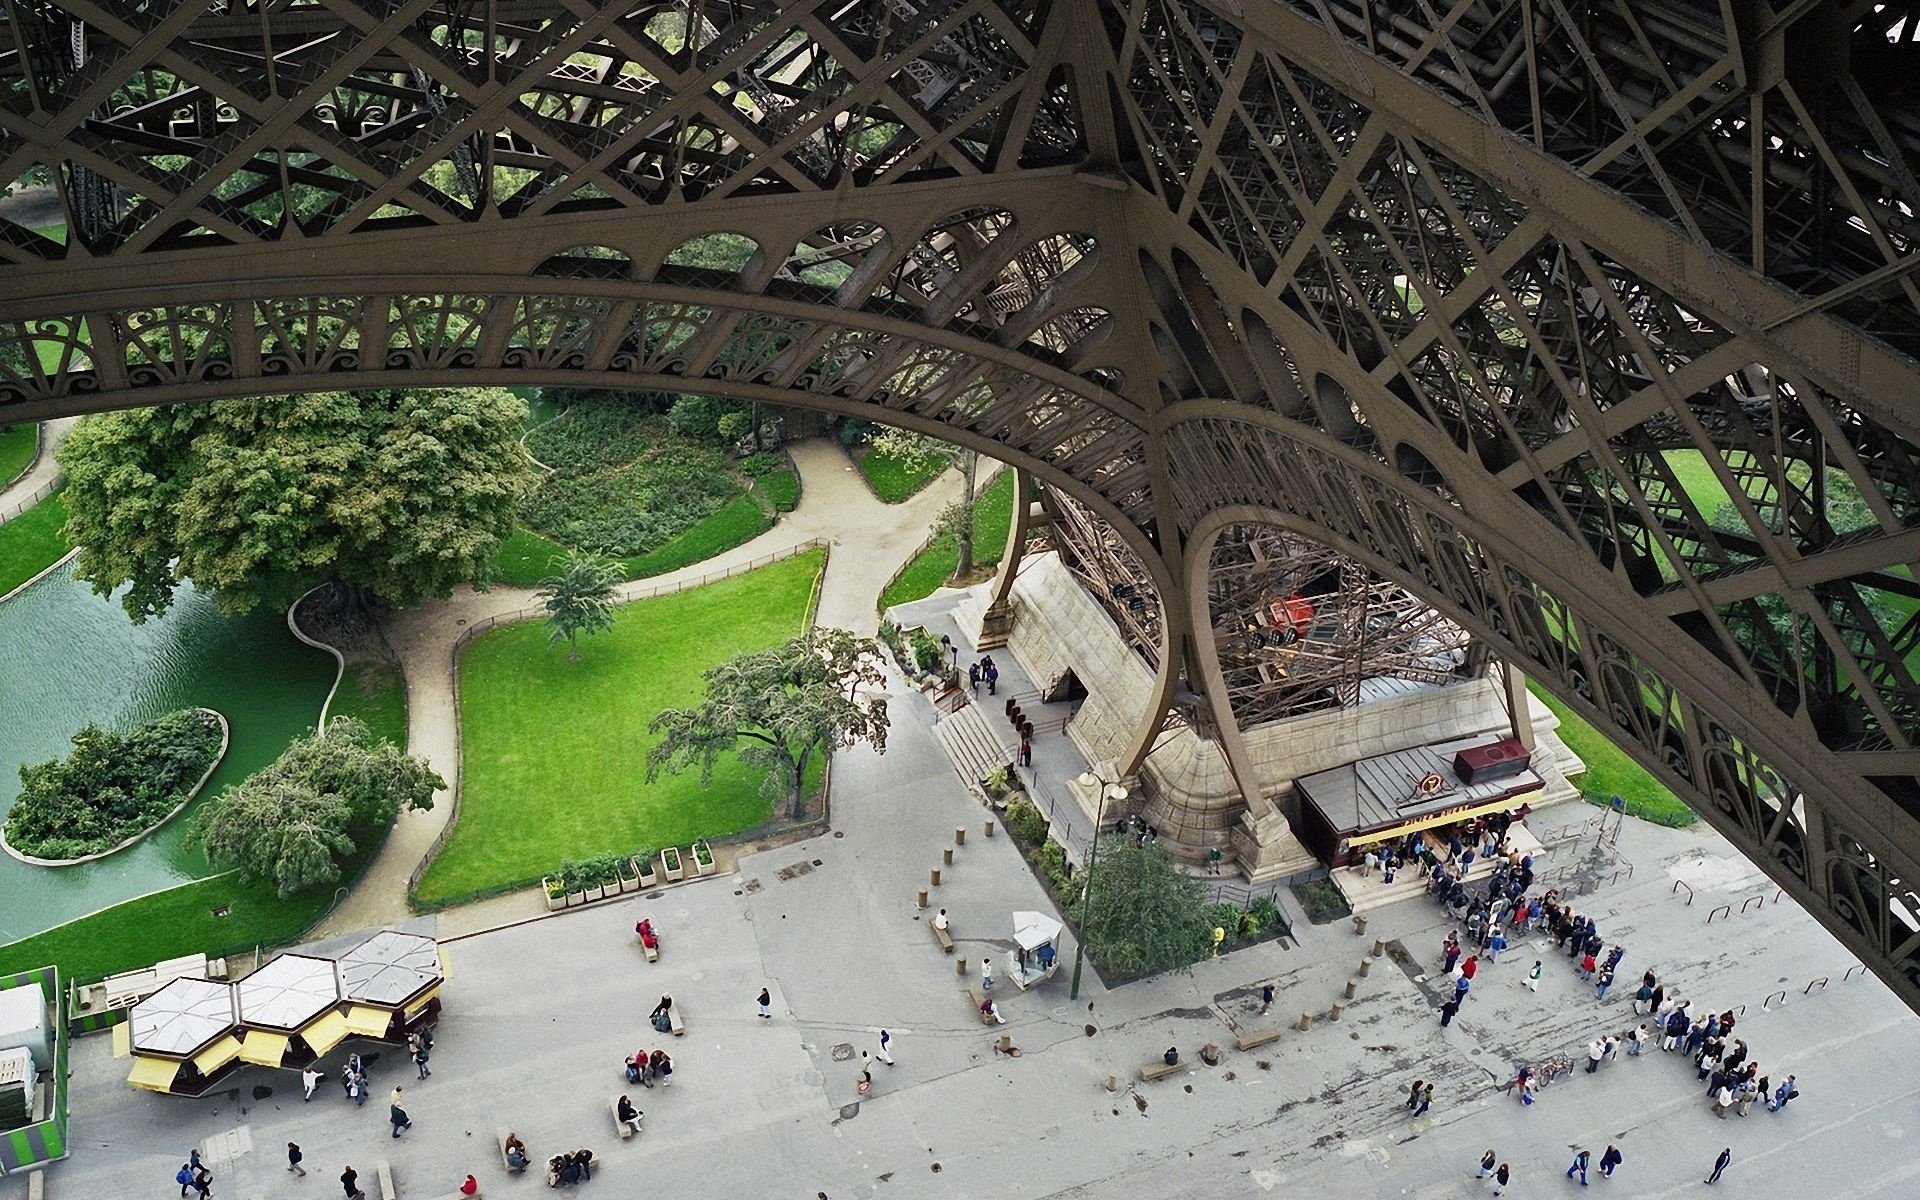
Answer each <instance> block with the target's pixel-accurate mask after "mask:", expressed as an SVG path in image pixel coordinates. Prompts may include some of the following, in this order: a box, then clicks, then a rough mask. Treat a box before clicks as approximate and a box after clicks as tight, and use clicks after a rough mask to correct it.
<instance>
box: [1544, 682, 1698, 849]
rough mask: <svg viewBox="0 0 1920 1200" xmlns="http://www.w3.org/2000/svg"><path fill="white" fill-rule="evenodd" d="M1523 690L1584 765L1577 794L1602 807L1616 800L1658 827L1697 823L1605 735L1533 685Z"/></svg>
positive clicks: (1632, 812) (1644, 770)
mask: <svg viewBox="0 0 1920 1200" xmlns="http://www.w3.org/2000/svg"><path fill="white" fill-rule="evenodd" d="M1527 687H1528V689H1529V690H1531V691H1532V692H1533V694H1534V695H1535V696H1538V697H1539V698H1540V702H1541V703H1542V704H1545V705H1546V706H1547V707H1548V708H1550V709H1552V710H1553V712H1554V715H1555V716H1557V717H1559V718H1560V740H1561V741H1563V742H1565V743H1566V744H1567V746H1568V748H1569V749H1571V750H1572V751H1573V752H1574V753H1575V754H1578V755H1579V756H1580V761H1581V762H1584V763H1586V764H1587V773H1586V774H1585V775H1583V776H1581V778H1580V790H1581V792H1582V794H1583V795H1585V797H1586V798H1587V799H1588V800H1590V801H1592V802H1593V803H1596V804H1606V803H1608V802H1609V799H1610V798H1611V797H1614V796H1618V797H1620V798H1621V799H1622V800H1624V801H1626V805H1627V812H1629V813H1631V814H1632V815H1634V816H1636V817H1640V818H1642V819H1643V820H1648V821H1653V822H1655V823H1656V824H1660V825H1673V826H1680V825H1691V824H1693V823H1694V822H1695V821H1697V820H1699V819H1700V818H1699V814H1697V813H1695V812H1694V811H1693V810H1692V809H1691V808H1688V807H1687V805H1686V804H1685V802H1683V801H1682V800H1681V799H1680V797H1678V796H1676V795H1674V794H1673V793H1672V792H1670V791H1668V790H1667V789H1666V787H1665V786H1664V785H1662V784H1661V783H1660V781H1659V780H1657V779H1655V778H1654V777H1653V776H1652V775H1650V774H1648V773H1647V771H1646V769H1645V768H1644V767H1642V766H1641V765H1640V764H1639V763H1637V762H1635V761H1634V760H1633V759H1632V758H1630V757H1629V756H1628V755H1627V752H1626V751H1624V750H1622V749H1620V747H1618V746H1616V745H1614V744H1613V742H1612V740H1610V739H1609V738H1608V737H1607V735H1606V734H1604V733H1602V732H1601V731H1600V730H1598V729H1595V728H1594V727H1593V726H1592V725H1589V724H1588V723H1587V722H1586V721H1585V719H1583V718H1582V717H1581V716H1580V715H1579V714H1578V713H1576V712H1574V711H1573V710H1572V709H1571V708H1568V707H1567V706H1566V705H1565V704H1563V703H1561V702H1560V700H1559V699H1558V698H1557V697H1555V696H1552V695H1549V694H1548V693H1547V692H1546V691H1545V690H1543V689H1542V688H1540V687H1539V686H1538V685H1537V684H1534V683H1529V684H1528V685H1527Z"/></svg>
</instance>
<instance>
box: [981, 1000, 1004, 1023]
mask: <svg viewBox="0 0 1920 1200" xmlns="http://www.w3.org/2000/svg"><path fill="white" fill-rule="evenodd" d="M980 1012H981V1014H982V1015H984V1016H986V1017H987V1018H988V1019H990V1020H993V1021H997V1022H998V1023H1000V1024H1002V1025H1005V1024H1006V1023H1007V1019H1006V1018H1005V1017H1003V1016H1001V1015H1000V1006H999V1005H998V1004H995V1003H994V1002H993V997H992V996H988V997H987V998H986V999H985V1000H984V1001H982V1002H981V1004H980Z"/></svg>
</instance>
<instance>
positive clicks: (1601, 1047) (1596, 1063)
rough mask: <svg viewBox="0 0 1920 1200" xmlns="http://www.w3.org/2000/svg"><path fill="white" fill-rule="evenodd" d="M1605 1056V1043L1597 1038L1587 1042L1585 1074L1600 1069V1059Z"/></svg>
mask: <svg viewBox="0 0 1920 1200" xmlns="http://www.w3.org/2000/svg"><path fill="white" fill-rule="evenodd" d="M1606 1056H1607V1044H1606V1043H1605V1042H1603V1041H1601V1040H1600V1039H1599V1038H1595V1039H1593V1040H1592V1041H1591V1042H1588V1043H1587V1074H1589V1075H1591V1074H1593V1073H1594V1072H1595V1071H1598V1070H1599V1069H1600V1060H1601V1059H1603V1058H1605V1057H1606Z"/></svg>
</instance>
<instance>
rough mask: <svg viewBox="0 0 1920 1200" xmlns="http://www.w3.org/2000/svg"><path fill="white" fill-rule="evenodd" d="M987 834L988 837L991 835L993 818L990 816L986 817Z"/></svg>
mask: <svg viewBox="0 0 1920 1200" xmlns="http://www.w3.org/2000/svg"><path fill="white" fill-rule="evenodd" d="M987 836H988V837H992V836H993V818H992V817H988V818H987Z"/></svg>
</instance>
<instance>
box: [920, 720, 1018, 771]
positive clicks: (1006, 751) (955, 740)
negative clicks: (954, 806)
mask: <svg viewBox="0 0 1920 1200" xmlns="http://www.w3.org/2000/svg"><path fill="white" fill-rule="evenodd" d="M933 736H934V738H935V739H936V740H938V741H939V743H940V748H941V749H943V750H945V751H946V752H947V758H948V759H949V760H950V761H951V762H952V763H953V769H954V770H955V771H956V772H958V773H959V775H960V782H961V783H964V784H966V785H967V786H968V787H977V786H978V785H979V783H980V781H981V780H982V779H985V778H986V777H987V775H988V773H989V772H991V771H992V770H993V769H994V768H995V767H1000V766H1005V765H1006V764H1007V763H1009V762H1012V761H1013V753H1014V752H1013V750H1012V749H1011V748H1010V747H1007V746H1004V745H1002V744H1001V743H1000V739H999V738H998V737H997V736H996V735H995V734H994V732H993V726H991V725H989V724H987V718H986V715H985V714H984V713H982V712H981V711H980V706H979V705H977V704H967V705H964V706H962V707H961V709H960V711H958V712H956V713H952V714H950V715H948V716H945V717H942V718H941V719H940V720H939V722H938V723H936V724H935V725H934V727H933Z"/></svg>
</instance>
